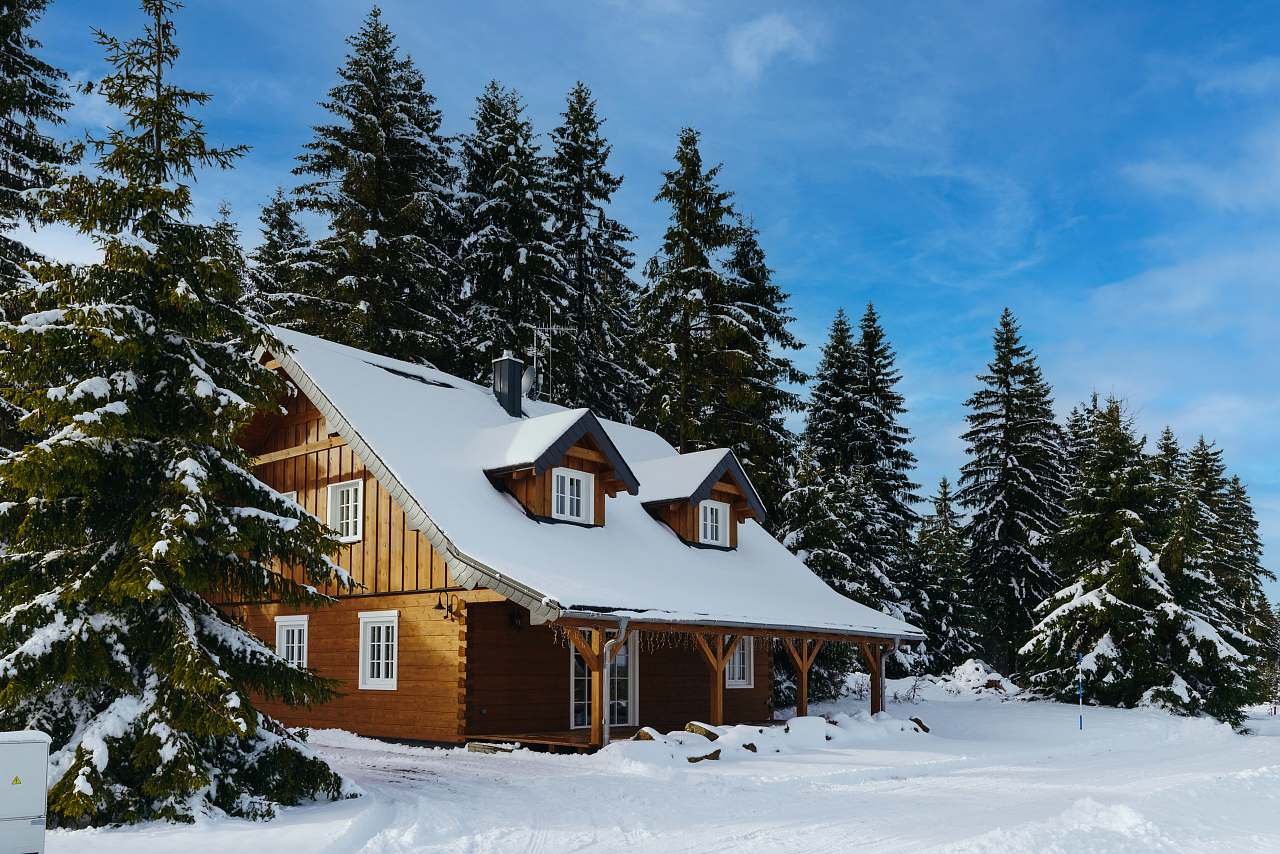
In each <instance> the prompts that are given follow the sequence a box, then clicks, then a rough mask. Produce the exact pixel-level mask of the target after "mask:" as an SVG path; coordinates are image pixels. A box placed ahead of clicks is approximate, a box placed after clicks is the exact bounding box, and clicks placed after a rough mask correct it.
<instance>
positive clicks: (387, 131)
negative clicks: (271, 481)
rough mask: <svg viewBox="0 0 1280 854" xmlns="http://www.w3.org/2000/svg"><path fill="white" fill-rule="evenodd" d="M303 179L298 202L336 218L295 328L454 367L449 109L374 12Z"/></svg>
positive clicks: (307, 155) (356, 38) (305, 157)
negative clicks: (445, 113)
mask: <svg viewBox="0 0 1280 854" xmlns="http://www.w3.org/2000/svg"><path fill="white" fill-rule="evenodd" d="M347 43H348V44H349V45H350V46H351V52H350V53H349V54H347V58H346V62H345V63H344V64H343V66H342V67H341V68H340V69H338V76H339V78H340V79H341V82H340V83H339V84H338V85H337V86H335V87H333V89H331V90H330V91H329V97H328V99H327V100H325V101H324V102H322V104H321V106H323V107H324V108H325V110H327V111H328V112H330V113H331V114H332V115H333V117H334V119H335V121H334V122H333V123H331V124H322V125H317V126H316V127H315V128H314V130H313V132H314V134H315V138H314V139H313V140H312V141H311V142H309V143H308V144H307V145H306V148H305V151H304V152H303V153H302V154H301V155H300V156H299V157H298V166H297V168H296V169H295V170H294V173H295V174H298V175H304V176H309V177H310V178H311V179H312V180H311V181H310V182H309V183H306V184H304V185H302V186H301V187H299V188H298V190H297V193H298V203H299V206H300V207H301V208H303V209H305V210H311V211H316V212H318V213H321V214H323V215H325V216H326V217H327V218H328V220H329V234H328V235H326V236H324V237H322V238H320V239H319V240H317V241H316V243H315V246H314V247H313V251H312V252H311V258H310V260H309V263H308V265H307V270H308V275H307V286H306V288H305V290H306V292H307V294H308V296H309V297H310V299H307V300H299V301H296V303H295V305H294V306H293V308H292V309H291V310H290V311H289V312H287V318H286V320H287V325H289V326H292V327H294V328H297V329H302V330H304V331H307V332H312V333H315V334H317V335H320V336H322V337H325V338H329V339H331V340H334V341H338V342H340V343H343V344H349V345H351V346H353V347H358V348H360V349H363V350H370V351H372V352H375V353H380V354H382V355H384V356H391V357H393V358H397V359H405V360H408V361H411V362H424V363H429V364H434V365H438V366H441V367H446V368H447V367H451V366H452V365H453V364H454V362H455V361H456V354H455V352H454V350H455V346H454V341H455V340H456V336H457V329H458V323H457V318H456V315H455V313H454V306H455V303H456V299H455V296H456V294H455V292H454V286H455V282H456V274H455V270H454V266H453V253H452V240H453V238H454V235H455V229H456V219H457V211H456V207H455V200H454V195H453V185H454V181H455V175H454V167H453V165H452V162H451V159H450V157H451V155H450V149H449V146H448V144H447V143H446V141H445V138H444V137H443V136H442V135H441V134H440V111H439V110H438V109H436V102H435V97H434V96H433V95H432V94H431V93H430V92H429V91H427V88H426V82H425V81H424V80H423V77H422V74H421V73H420V72H419V71H418V69H417V68H416V67H415V66H414V64H413V60H412V59H410V58H409V57H407V56H402V55H401V54H400V50H399V48H398V47H397V46H396V42H395V36H394V34H393V33H392V32H391V30H390V29H389V28H388V27H387V25H386V24H385V23H383V21H382V14H381V12H380V11H379V9H378V8H377V7H376V6H375V7H374V8H373V10H372V11H370V12H369V15H368V16H367V17H366V18H365V20H364V23H363V25H362V26H361V27H360V30H359V31H358V32H357V33H356V34H355V35H353V36H351V37H350V38H348V39H347Z"/></svg>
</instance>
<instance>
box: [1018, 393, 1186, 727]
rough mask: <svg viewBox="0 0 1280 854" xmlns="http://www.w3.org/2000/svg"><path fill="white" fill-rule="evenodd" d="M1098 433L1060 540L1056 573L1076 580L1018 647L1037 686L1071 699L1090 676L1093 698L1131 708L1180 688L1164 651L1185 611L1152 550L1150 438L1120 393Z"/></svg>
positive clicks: (1102, 413) (1049, 603)
mask: <svg viewBox="0 0 1280 854" xmlns="http://www.w3.org/2000/svg"><path fill="white" fill-rule="evenodd" d="M1091 435H1092V439H1093V441H1092V447H1091V450H1090V451H1089V452H1088V454H1087V456H1086V457H1085V458H1084V459H1083V460H1082V461H1081V484H1080V488H1079V489H1077V490H1076V491H1075V492H1074V493H1073V494H1072V496H1071V498H1070V499H1068V502H1067V514H1066V517H1065V518H1064V520H1063V526H1062V530H1061V531H1060V532H1059V534H1058V537H1057V540H1056V543H1055V545H1056V549H1057V555H1056V558H1057V563H1058V572H1059V575H1060V576H1061V577H1063V578H1065V579H1070V580H1071V584H1069V585H1068V586H1067V587H1065V588H1064V589H1062V590H1060V591H1058V592H1057V593H1056V594H1055V595H1054V596H1052V597H1050V598H1049V599H1047V600H1046V601H1045V602H1044V603H1042V604H1041V605H1040V607H1039V609H1038V610H1039V612H1040V614H1041V615H1042V619H1041V621H1040V622H1039V623H1038V624H1037V625H1036V626H1035V628H1034V630H1033V632H1032V636H1031V640H1030V641H1028V642H1027V644H1026V646H1025V647H1024V648H1023V649H1022V650H1021V652H1022V654H1023V655H1024V656H1025V658H1026V668H1027V672H1028V673H1029V682H1030V685H1031V687H1032V688H1033V689H1035V690H1038V691H1040V692H1042V693H1044V694H1046V695H1049V696H1053V697H1056V698H1058V699H1060V700H1064V701H1069V700H1072V699H1074V697H1075V691H1076V680H1077V678H1080V677H1083V678H1084V681H1085V694H1086V696H1087V697H1088V698H1089V699H1090V701H1091V702H1096V703H1101V704H1104V705H1118V706H1128V707H1132V706H1136V705H1139V704H1141V703H1144V702H1151V701H1152V699H1153V698H1154V697H1155V696H1156V695H1157V694H1161V695H1163V694H1166V693H1171V692H1176V690H1177V682H1176V680H1177V677H1176V676H1175V675H1174V672H1173V668H1172V666H1171V664H1172V662H1170V661H1168V660H1167V658H1166V657H1165V656H1164V655H1163V654H1162V651H1163V650H1164V649H1165V648H1166V646H1167V644H1168V638H1169V636H1170V635H1171V634H1176V633H1177V631H1178V630H1179V628H1180V626H1179V618H1180V612H1179V610H1178V608H1177V605H1176V604H1175V602H1174V596H1173V591H1172V590H1171V589H1170V587H1169V585H1168V584H1167V583H1166V581H1165V577H1164V574H1163V573H1162V572H1161V571H1160V568H1159V565H1158V564H1157V560H1156V556H1155V554H1154V553H1153V551H1152V549H1151V548H1150V545H1151V543H1150V539H1149V537H1150V531H1149V529H1148V526H1147V519H1148V518H1150V516H1151V514H1152V512H1153V511H1154V507H1155V488H1154V484H1153V481H1152V474H1151V469H1150V467H1149V466H1148V464H1147V461H1146V459H1145V458H1144V456H1143V440H1142V439H1140V438H1139V437H1137V436H1136V435H1135V434H1134V432H1133V425H1132V420H1131V419H1130V418H1129V417H1128V416H1127V415H1126V414H1125V412H1124V411H1123V409H1122V407H1121V404H1120V403H1119V402H1118V401H1116V400H1114V399H1113V400H1108V401H1107V402H1106V404H1105V406H1104V407H1103V408H1102V409H1100V410H1098V412H1097V414H1096V416H1095V417H1094V418H1093V419H1092V425H1091Z"/></svg>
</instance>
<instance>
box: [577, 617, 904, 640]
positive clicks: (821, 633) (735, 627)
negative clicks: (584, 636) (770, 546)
mask: <svg viewBox="0 0 1280 854" xmlns="http://www.w3.org/2000/svg"><path fill="white" fill-rule="evenodd" d="M621 619H622V618H620V617H613V616H609V615H601V616H599V617H582V616H577V615H568V614H564V613H563V612H562V613H561V616H560V617H558V618H556V620H555V623H556V625H560V626H577V627H580V628H605V629H612V628H616V627H617V625H618V623H619V622H620V621H621ZM627 619H628V624H629V625H630V627H631V630H632V631H637V632H646V631H648V632H670V633H672V634H686V635H694V636H697V635H705V634H706V633H707V632H708V631H710V630H713V629H714V630H717V631H718V632H720V633H721V634H726V635H741V636H743V637H747V636H751V637H774V638H806V639H809V640H823V641H835V642H837V643H857V644H864V643H866V644H880V645H884V644H888V645H890V646H892V644H893V643H895V642H896V643H898V644H899V645H903V646H913V645H915V644H918V643H923V642H924V638H920V637H903V636H901V635H889V634H885V635H878V634H868V633H866V632H832V631H829V630H824V629H804V628H800V627H796V626H788V627H781V626H777V627H775V626H766V625H744V624H742V623H710V622H702V623H692V622H689V623H686V622H663V621H656V620H655V621H648V620H642V619H638V618H636V617H629V618H627Z"/></svg>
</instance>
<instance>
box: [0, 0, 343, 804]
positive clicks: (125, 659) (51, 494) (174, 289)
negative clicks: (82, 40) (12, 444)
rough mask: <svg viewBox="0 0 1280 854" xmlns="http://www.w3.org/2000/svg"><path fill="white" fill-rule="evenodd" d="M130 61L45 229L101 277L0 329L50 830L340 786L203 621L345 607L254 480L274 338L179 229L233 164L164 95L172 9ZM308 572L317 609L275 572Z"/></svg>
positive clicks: (2, 650) (287, 672)
mask: <svg viewBox="0 0 1280 854" xmlns="http://www.w3.org/2000/svg"><path fill="white" fill-rule="evenodd" d="M142 7H143V9H144V11H145V13H146V15H147V16H148V17H149V18H150V19H151V21H150V23H149V25H148V26H147V28H146V31H145V33H144V34H143V35H142V36H141V37H138V38H134V39H129V40H125V41H120V40H117V39H115V38H113V37H111V36H108V35H106V34H105V33H99V34H98V40H99V42H100V43H101V44H102V46H103V47H104V49H105V50H106V53H107V57H108V60H109V62H110V64H111V66H112V68H113V71H112V72H111V73H110V74H109V75H108V76H107V77H105V78H104V79H103V80H102V81H101V82H100V83H99V84H98V86H97V90H98V91H99V92H100V93H101V94H102V95H103V96H104V97H105V98H106V100H107V101H108V102H109V103H110V104H112V105H113V106H114V107H116V108H118V109H119V110H120V111H121V113H122V114H123V115H124V116H125V121H124V123H123V124H122V126H121V127H119V128H116V129H114V130H111V131H109V132H108V133H107V134H106V136H105V137H101V138H91V139H89V140H88V142H87V143H85V144H81V145H79V146H76V149H75V152H74V153H75V155H76V156H77V157H85V156H91V158H92V163H91V164H90V169H89V171H87V172H74V173H69V174H67V175H65V176H64V177H62V178H60V179H59V181H58V182H57V184H56V186H54V187H53V188H52V189H51V190H49V191H47V193H46V195H45V196H44V202H45V210H44V215H45V216H46V217H48V218H49V219H50V220H51V221H55V222H60V223H63V224H65V225H66V226H68V227H70V228H73V229H75V230H77V231H80V232H81V233H84V234H87V235H90V236H91V237H92V238H93V239H94V240H95V241H96V243H97V244H98V246H99V247H100V248H101V250H102V255H103V258H102V261H100V262H98V263H93V264H86V265H75V264H62V263H55V262H45V263H42V264H41V265H40V266H39V267H38V269H37V270H36V272H35V275H36V278H37V279H38V281H39V285H38V286H36V285H32V286H30V287H29V290H30V291H31V293H29V294H25V295H24V298H27V299H29V300H30V304H31V306H32V309H33V310H32V311H31V312H30V313H28V314H26V315H25V316H23V317H21V318H18V319H14V320H8V321H5V322H3V323H0V340H2V341H3V344H4V346H3V347H0V377H3V379H4V382H5V384H6V386H7V387H6V388H5V392H6V394H11V395H14V396H16V399H17V400H18V401H19V402H20V403H21V404H22V405H24V407H25V408H26V409H27V410H28V411H29V412H30V413H31V414H30V415H29V416H28V417H27V418H26V419H24V422H23V424H22V426H23V428H24V429H25V430H26V431H27V434H28V436H29V440H28V442H27V444H25V446H23V447H21V448H20V449H19V450H18V451H17V452H16V453H15V454H14V455H13V456H12V457H11V458H10V459H9V460H7V461H6V463H5V465H4V466H3V467H0V507H2V508H3V512H2V513H0V540H3V541H4V542H5V543H6V548H5V550H4V553H3V555H2V556H0V686H2V687H0V727H3V728H5V729H24V728H28V727H30V728H35V729H41V730H44V731H45V732H48V733H49V734H50V735H51V737H52V740H53V745H52V747H53V752H52V754H51V757H50V784H51V786H50V790H49V813H50V818H51V821H52V822H53V823H55V824H61V825H72V826H75V825H82V824H86V823H92V824H107V823H117V822H133V821H140V820H146V819H154V818H163V819H170V820H180V821H189V820H191V819H192V818H193V817H194V816H195V815H196V814H198V813H209V812H217V811H224V812H226V813H229V814H233V815H242V816H253V817H263V816H269V815H270V814H271V813H272V809H273V806H274V805H275V804H278V803H283V804H290V803H298V802H300V801H302V800H304V799H310V798H315V797H333V796H336V795H338V794H339V793H340V792H341V790H342V781H341V780H340V778H339V777H338V776H337V775H336V774H334V773H333V772H332V771H330V770H329V768H328V767H327V766H326V765H325V764H324V763H323V762H322V761H320V760H319V759H317V758H316V757H315V756H313V755H312V754H311V753H310V752H309V750H308V749H307V748H306V746H305V745H304V744H303V743H302V742H301V741H300V740H299V737H298V736H297V735H295V734H293V733H291V732H290V731H289V730H287V729H286V728H284V727H283V726H281V725H280V724H279V723H277V722H276V721H274V720H272V719H271V718H269V717H267V716H266V715H264V714H262V713H261V712H260V711H258V709H257V708H256V707H255V705H254V700H253V698H254V697H266V698H272V699H278V700H281V701H283V702H286V703H289V704H305V703H312V702H319V701H322V700H324V699H326V698H327V697H328V696H329V695H330V693H331V687H332V686H331V685H330V683H328V682H327V681H326V680H323V679H320V678H318V677H316V676H315V675H313V674H311V673H309V672H307V671H305V670H301V669H298V668H296V667H294V666H293V665H290V664H289V663H287V662H286V661H284V660H283V659H282V658H280V657H278V656H277V655H276V654H275V652H274V651H273V650H272V649H271V648H270V647H269V646H267V645H265V644H263V643H262V642H261V641H259V640H258V639H257V638H255V637H253V636H252V635H251V634H249V633H247V632H246V631H245V630H244V629H243V627H242V626H240V625H239V624H238V623H237V622H236V621H235V620H234V619H233V618H231V617H230V616H228V615H227V614H225V613H223V612H222V611H221V610H220V609H219V608H217V607H215V606H214V605H212V604H210V599H211V598H213V597H230V598H231V599H233V600H239V601H245V600H249V601H260V600H269V599H279V600H281V601H283V602H285V603H288V604H291V605H294V606H301V607H315V606H318V605H320V604H322V602H323V601H324V600H323V599H322V598H321V597H319V596H317V595H316V593H315V592H314V587H313V586H312V585H317V586H318V585H320V584H322V583H327V582H331V581H337V582H338V583H340V584H347V583H349V582H348V581H347V579H345V577H344V575H343V574H341V573H340V571H339V570H337V569H336V567H335V566H334V565H333V563H332V562H331V561H330V560H329V558H328V557H327V554H328V553H329V552H330V551H331V550H332V549H334V548H336V544H335V543H334V541H333V540H332V539H331V538H330V536H329V534H328V533H327V531H326V529H325V528H324V527H323V526H322V524H321V523H320V522H319V521H317V520H315V519H314V518H312V517H311V516H310V515H308V514H307V513H306V512H304V511H303V510H302V509H301V508H300V507H299V506H298V505H297V504H296V503H294V502H292V501H288V500H286V499H284V498H282V497H281V496H280V495H279V494H277V493H276V492H274V491H273V490H271V489H270V488H269V487H267V486H265V485H264V484H262V483H261V482H260V481H258V480H257V479H256V478H254V477H253V476H252V475H251V474H249V471H248V470H249V459H248V457H247V455H246V454H245V452H244V451H243V450H242V449H241V448H240V447H239V446H238V445H237V444H236V436H237V434H238V433H239V432H240V430H241V428H243V427H244V426H245V425H246V423H247V422H248V421H249V419H250V418H251V417H252V415H253V412H254V410H255V408H257V407H263V406H271V405H273V404H274V402H275V401H276V400H277V399H278V397H279V396H280V395H281V394H283V392H284V389H283V384H282V383H281V382H280V381H279V380H278V379H277V378H275V377H274V376H273V375H272V374H271V373H270V372H268V371H267V370H266V369H265V368H264V367H262V366H260V365H259V364H258V363H257V361H256V360H255V359H254V358H253V357H252V350H253V349H254V347H255V346H257V345H268V344H269V343H270V342H269V341H268V339H267V337H266V335H265V331H264V330H263V329H262V328H261V327H258V326H254V325H251V324H250V323H248V322H246V320H245V319H244V317H243V315H242V314H240V313H239V311H238V310H237V308H236V305H235V300H236V298H237V297H238V296H239V282H238V281H237V279H236V273H235V270H234V266H235V263H236V261H235V258H227V257H225V255H224V252H225V247H226V243H225V237H224V236H222V235H219V234H218V232H217V229H216V228H215V227H212V226H206V225H199V224H196V223H193V222H191V221H190V210H191V190H190V186H189V185H190V182H191V181H192V180H193V177H194V174H195V172H196V170H197V169H200V168H226V167H228V166H230V164H231V163H232V162H233V161H234V160H235V159H236V158H237V157H238V156H239V155H240V154H241V153H242V151H243V148H241V147H236V148H216V147H212V146H209V145H208V144H207V143H206V141H205V138H204V133H203V128H202V126H201V124H200V123H199V121H198V120H197V119H196V118H195V117H194V116H193V115H192V114H191V113H190V112H189V111H190V109H191V108H192V107H193V106H199V105H201V104H203V103H204V102H205V101H206V100H207V96H206V95H205V94H203V93H200V92H193V91H190V90H186V89H183V88H180V87H178V86H175V85H174V84H173V83H171V82H170V80H169V75H170V73H171V68H172V66H173V64H174V62H175V60H176V59H177V56H178V49H177V47H176V45H175V44H174V40H173V37H174V27H173V23H172V13H173V10H174V9H175V8H176V4H175V3H173V2H170V0H144V2H143V3H142ZM273 563H283V564H287V565H292V566H296V567H299V568H300V570H301V571H302V572H303V573H304V574H305V576H306V577H307V580H308V581H309V584H308V585H303V584H299V583H296V582H294V581H291V580H289V579H287V578H285V577H283V576H282V575H280V574H278V573H276V572H273V571H271V567H272V565H273Z"/></svg>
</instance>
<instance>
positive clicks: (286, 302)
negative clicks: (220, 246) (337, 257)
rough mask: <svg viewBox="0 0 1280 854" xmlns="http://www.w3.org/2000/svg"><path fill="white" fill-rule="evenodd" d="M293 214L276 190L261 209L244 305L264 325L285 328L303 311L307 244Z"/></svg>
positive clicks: (281, 192)
mask: <svg viewBox="0 0 1280 854" xmlns="http://www.w3.org/2000/svg"><path fill="white" fill-rule="evenodd" d="M293 214H294V205H293V203H292V202H290V200H289V198H288V197H287V196H285V194H284V190H282V189H280V188H278V187H277V188H276V192H275V195H273V196H272V197H271V201H269V202H268V203H267V205H266V206H265V207H264V208H263V209H262V215H261V217H260V221H261V223H262V228H261V233H262V242H261V243H259V244H258V246H257V248H255V249H254V250H253V251H252V252H250V253H249V262H250V264H249V269H248V273H247V277H246V284H245V298H244V305H245V307H246V308H247V309H249V310H250V311H252V312H253V313H254V314H256V315H257V316H258V317H259V318H261V319H262V320H263V321H265V322H267V323H273V324H281V325H288V324H289V323H290V319H291V318H294V317H300V316H302V315H303V314H305V313H306V311H307V309H306V308H305V307H304V306H305V303H306V302H307V300H308V297H307V295H306V294H305V293H304V290H305V288H306V267H307V262H308V257H309V255H310V247H311V243H310V241H309V240H308V239H307V233H306V231H304V230H303V228H302V226H300V225H299V224H298V222H297V220H296V219H294V215H293Z"/></svg>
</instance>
